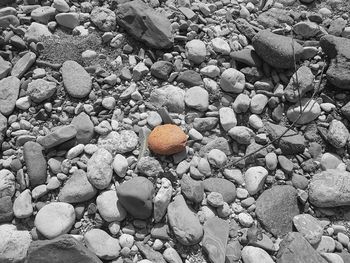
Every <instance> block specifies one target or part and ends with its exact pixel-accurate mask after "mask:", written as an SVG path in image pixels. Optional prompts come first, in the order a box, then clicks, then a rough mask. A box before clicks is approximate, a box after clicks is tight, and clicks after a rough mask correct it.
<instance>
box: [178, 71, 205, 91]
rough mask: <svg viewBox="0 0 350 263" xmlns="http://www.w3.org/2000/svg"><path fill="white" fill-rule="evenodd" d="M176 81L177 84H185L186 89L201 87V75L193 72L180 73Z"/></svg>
mask: <svg viewBox="0 0 350 263" xmlns="http://www.w3.org/2000/svg"><path fill="white" fill-rule="evenodd" d="M176 80H177V82H179V83H183V84H185V86H186V87H193V86H201V85H203V80H202V77H201V75H200V74H199V73H198V72H196V71H194V70H185V71H183V72H181V73H180V74H179V76H178V77H177V79H176Z"/></svg>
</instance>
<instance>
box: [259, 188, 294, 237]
mask: <svg viewBox="0 0 350 263" xmlns="http://www.w3.org/2000/svg"><path fill="white" fill-rule="evenodd" d="M255 213H256V216H257V219H258V220H259V222H260V223H261V224H262V226H264V228H265V229H266V230H267V231H269V232H271V233H272V234H273V235H275V236H283V235H284V234H287V233H288V232H290V231H292V228H293V222H292V219H293V218H294V216H296V215H298V214H299V208H298V200H297V191H296V189H295V188H294V187H293V186H289V185H276V186H273V187H272V188H270V189H268V190H265V191H264V192H263V193H262V194H261V195H260V196H259V198H258V199H257V201H256V209H255Z"/></svg>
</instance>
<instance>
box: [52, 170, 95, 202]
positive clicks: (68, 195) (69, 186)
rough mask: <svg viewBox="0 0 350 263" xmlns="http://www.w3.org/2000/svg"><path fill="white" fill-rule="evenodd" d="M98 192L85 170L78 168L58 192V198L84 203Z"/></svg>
mask: <svg viewBox="0 0 350 263" xmlns="http://www.w3.org/2000/svg"><path fill="white" fill-rule="evenodd" d="M96 194H97V189H96V188H95V187H94V186H93V185H92V184H91V183H90V182H89V180H88V178H87V175H86V173H85V171H84V170H81V169H78V170H76V171H75V172H74V173H73V174H72V176H71V177H69V179H68V180H67V181H66V183H65V184H64V186H63V187H62V189H61V190H60V192H59V194H58V200H60V201H61V202H66V203H70V204H75V203H82V202H85V201H87V200H90V199H91V198H93V197H94V196H95V195H96Z"/></svg>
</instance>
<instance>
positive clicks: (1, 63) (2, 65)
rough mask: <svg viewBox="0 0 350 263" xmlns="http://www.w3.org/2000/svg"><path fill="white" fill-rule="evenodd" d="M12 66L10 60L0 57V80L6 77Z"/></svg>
mask: <svg viewBox="0 0 350 263" xmlns="http://www.w3.org/2000/svg"><path fill="white" fill-rule="evenodd" d="M11 68H12V64H11V62H8V61H6V60H5V59H3V58H2V57H0V80H1V79H3V78H5V77H7V75H8V74H9V73H10V71H11Z"/></svg>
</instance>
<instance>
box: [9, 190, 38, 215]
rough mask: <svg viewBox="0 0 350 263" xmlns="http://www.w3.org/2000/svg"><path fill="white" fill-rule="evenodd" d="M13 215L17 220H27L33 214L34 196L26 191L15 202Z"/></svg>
mask: <svg viewBox="0 0 350 263" xmlns="http://www.w3.org/2000/svg"><path fill="white" fill-rule="evenodd" d="M13 213H14V215H15V217H17V218H27V217H30V216H31V215H32V214H33V205H32V195H31V193H30V190H29V189H27V190H24V191H23V192H22V193H21V194H20V195H19V196H18V197H17V198H16V199H15V201H14V202H13Z"/></svg>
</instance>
